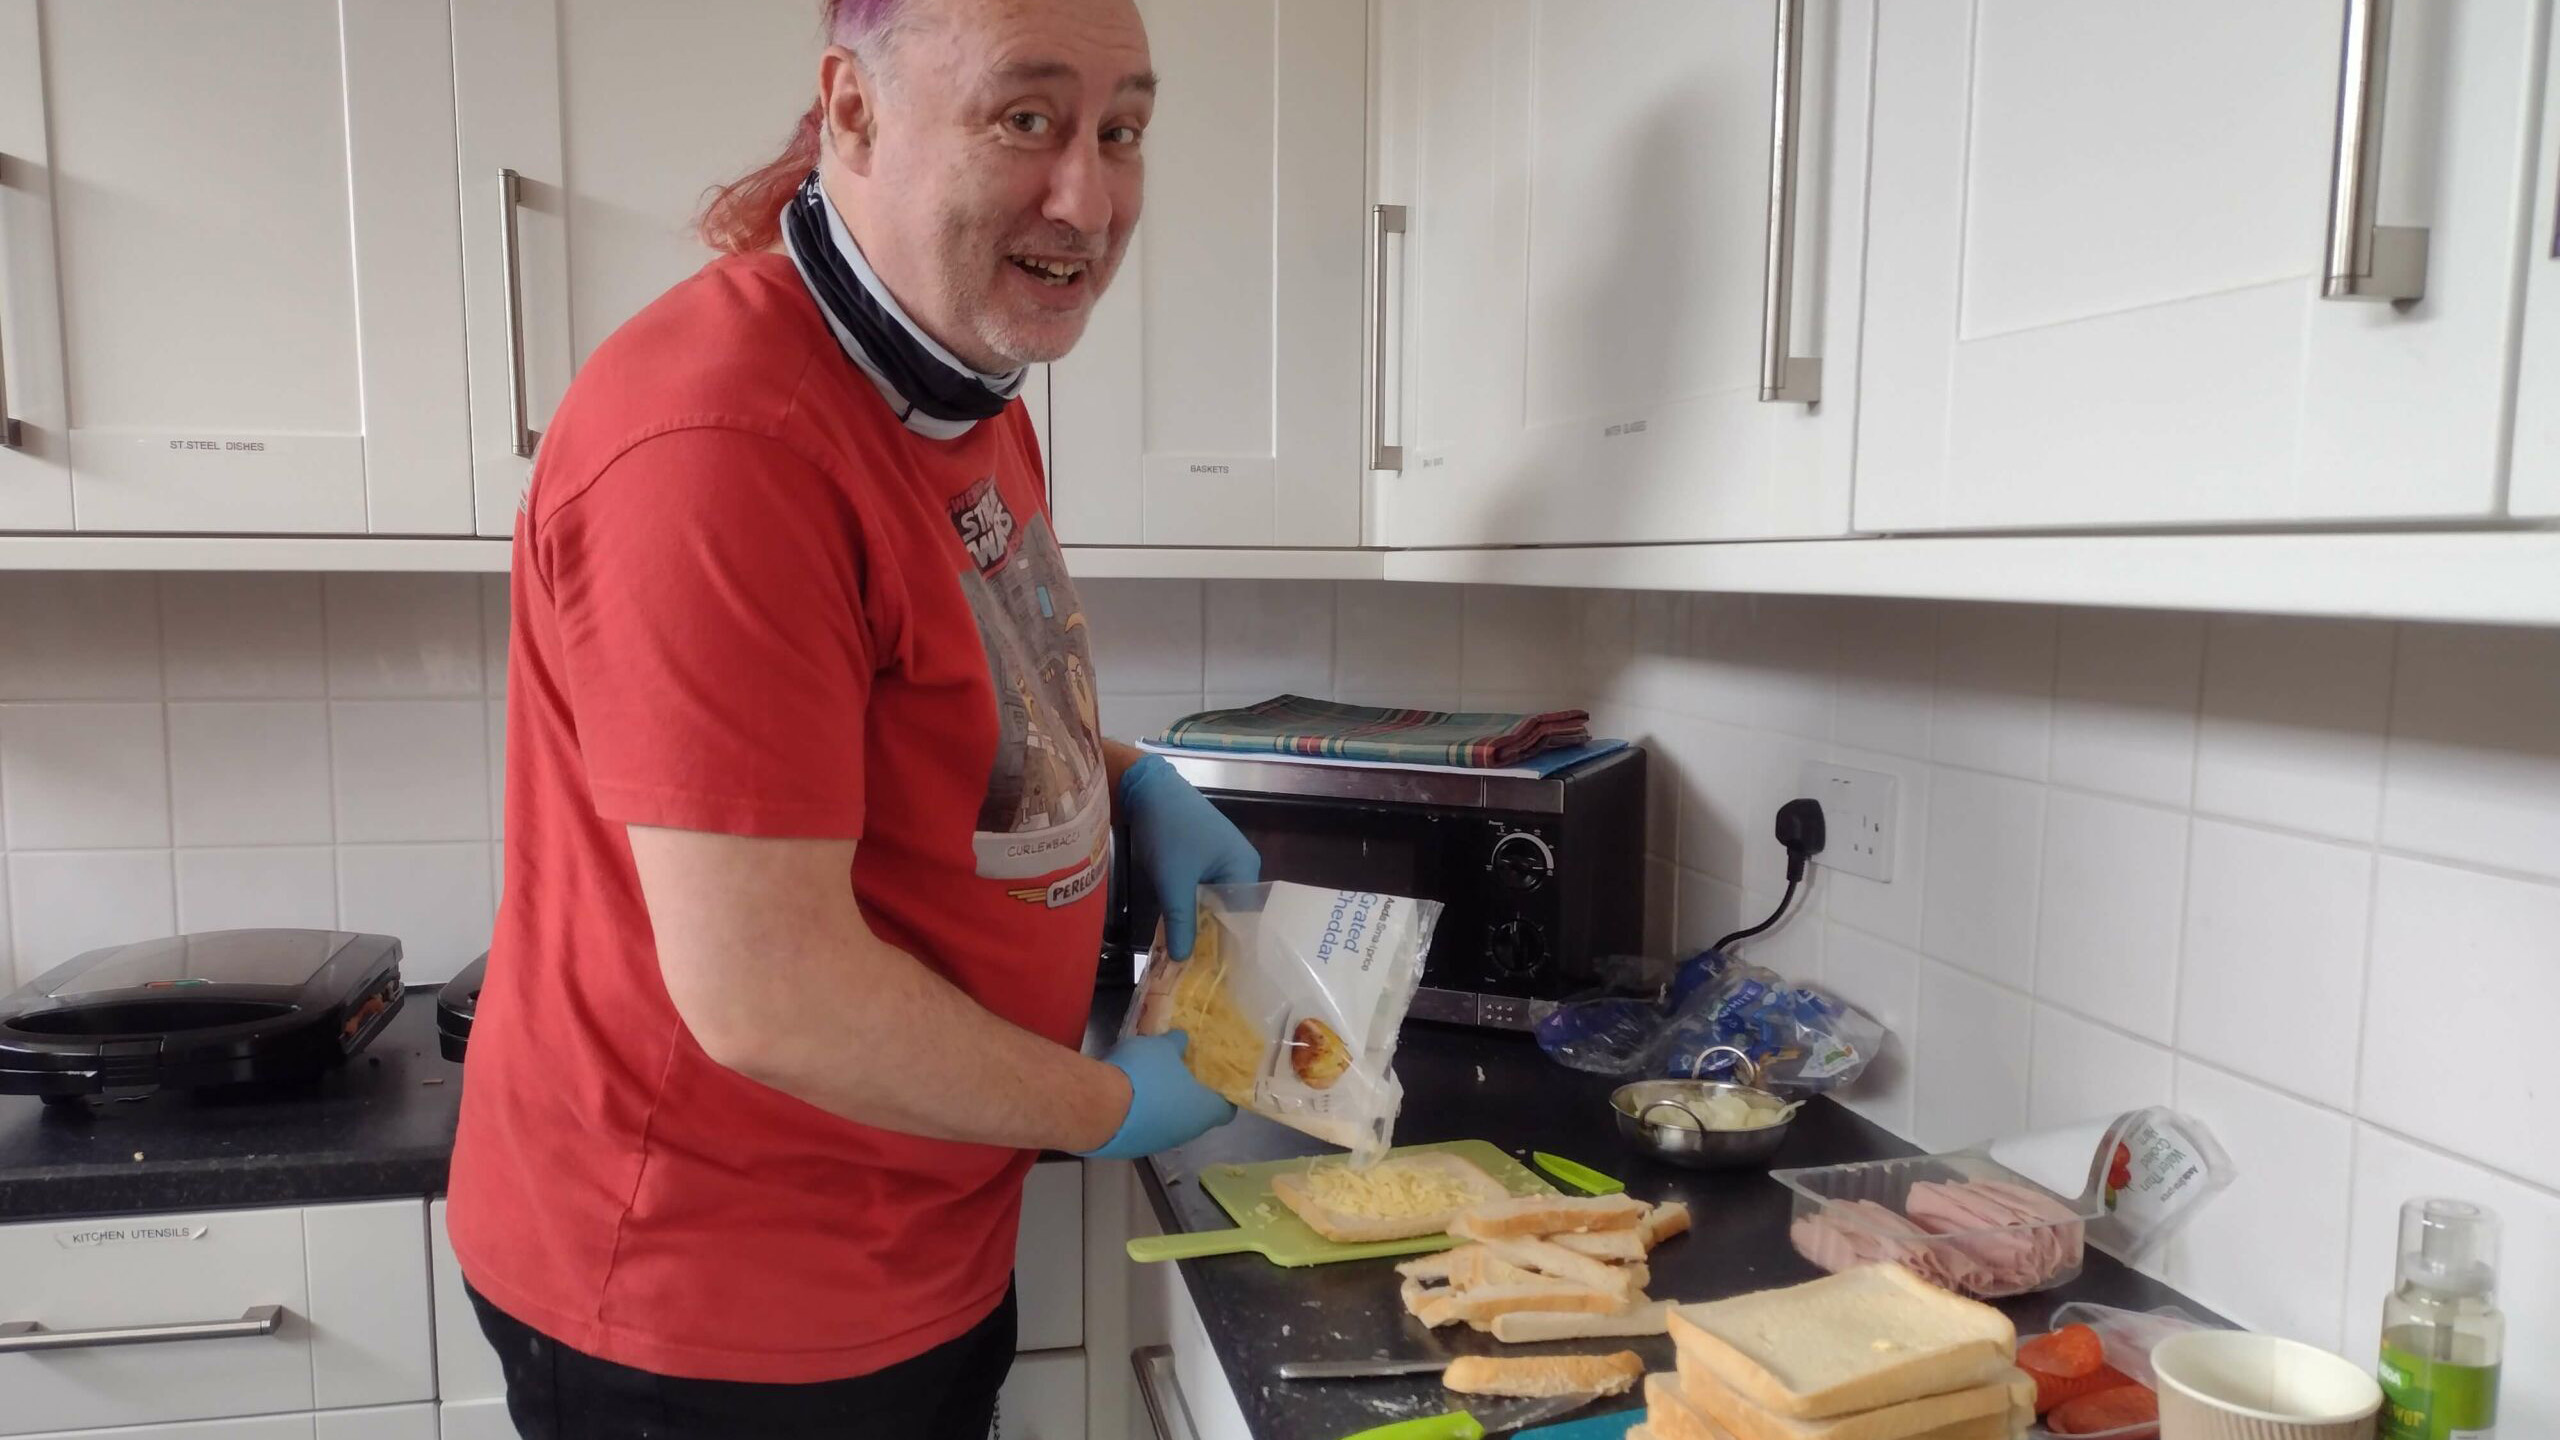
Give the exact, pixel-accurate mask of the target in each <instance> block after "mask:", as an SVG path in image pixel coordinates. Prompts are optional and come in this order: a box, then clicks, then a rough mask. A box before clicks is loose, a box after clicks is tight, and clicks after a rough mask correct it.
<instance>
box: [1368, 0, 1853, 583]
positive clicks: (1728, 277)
mask: <svg viewBox="0 0 2560 1440" xmlns="http://www.w3.org/2000/svg"><path fill="white" fill-rule="evenodd" d="M1873 8H1874V7H1873V6H1872V5H1871V4H1870V3H1868V0H1798V3H1797V4H1795V5H1793V6H1789V7H1786V9H1787V13H1789V14H1790V15H1793V16H1794V17H1795V18H1796V20H1797V22H1798V28H1796V29H1795V30H1794V31H1793V32H1792V33H1791V34H1788V35H1787V36H1785V37H1784V38H1785V40H1786V42H1787V43H1788V45H1789V47H1790V49H1789V51H1788V52H1787V53H1788V55H1789V57H1790V58H1791V60H1792V63H1791V64H1790V65H1789V66H1788V69H1787V73H1788V74H1789V75H1790V76H1791V78H1792V79H1793V81H1794V82H1795V84H1796V85H1797V87H1798V88H1797V90H1796V103H1795V105H1794V107H1793V111H1794V122H1795V123H1794V125H1793V126H1792V127H1791V128H1790V129H1789V131H1788V138H1789V142H1790V149H1791V152H1792V155H1793V167H1792V168H1793V172H1794V176H1795V184H1794V189H1793V193H1792V194H1791V195H1790V196H1789V197H1787V199H1786V201H1785V202H1784V205H1783V207H1781V204H1780V202H1779V201H1777V200H1775V199H1773V197H1772V194H1771V188H1772V187H1771V185H1770V177H1771V171H1772V155H1773V140H1774V139H1775V125H1774V118H1775V109H1774V107H1773V104H1772V99H1773V85H1774V81H1775V78H1776V77H1777V75H1778V74H1779V65H1778V61H1779V58H1780V54H1781V51H1780V45H1781V31H1780V27H1779V24H1778V19H1779V16H1780V13H1781V6H1780V5H1779V3H1778V0H1754V3H1750V4H1740V3H1732V4H1718V5H1698V4H1693V3H1688V0H1620V3H1611V4H1607V5H1587V6H1554V5H1544V6H1542V5H1535V4H1531V3H1529V0H1387V3H1386V4H1385V6H1384V8H1383V9H1382V11H1381V16H1380V37H1379V49H1380V57H1379V58H1380V63H1379V117H1380V118H1379V135H1378V149H1379V158H1378V165H1379V182H1378V183H1379V195H1380V198H1381V199H1382V200H1385V201H1389V202H1395V203H1400V204H1403V205H1405V206H1406V207H1407V212H1406V227H1407V231H1406V236H1405V240H1404V242H1403V244H1402V246H1401V247H1393V248H1391V251H1390V260H1389V265H1388V271H1389V274H1390V277H1391V282H1392V289H1394V290H1396V291H1400V292H1401V296H1402V303H1401V305H1400V306H1399V307H1398V308H1399V311H1400V314H1401V324H1400V326H1399V327H1398V330H1397V333H1396V334H1395V335H1393V336H1392V337H1391V338H1392V341H1393V346H1392V348H1393V349H1394V350H1395V351H1396V352H1397V353H1398V355H1399V357H1400V358H1399V360H1398V362H1397V363H1396V366H1395V368H1396V369H1397V370H1398V371H1399V373H1400V376H1401V381H1402V383H1401V387H1400V395H1399V397H1398V403H1396V404H1394V405H1393V406H1391V407H1390V412H1391V413H1390V425H1389V430H1390V432H1391V433H1392V435H1393V437H1394V438H1397V439H1399V440H1400V441H1401V442H1402V445H1403V456H1402V460H1403V464H1402V468H1401V471H1400V472H1398V473H1394V474H1389V475H1382V476H1381V477H1380V478H1379V480H1378V481H1377V486H1378V493H1379V497H1380V499H1379V507H1380V512H1381V515H1382V532H1383V536H1384V538H1385V540H1386V541H1387V542H1388V543H1389V544H1392V545H1396V546H1448V545H1496V544H1608V543H1633V542H1651V541H1670V540H1709V539H1737V538H1774V537H1801V536H1821V535H1836V534H1840V533H1842V532H1843V531H1845V530H1846V529H1847V527H1848V520H1849V493H1850V481H1851V475H1850V460H1851V455H1850V443H1849V442H1850V440H1851V438H1852V434H1853V431H1852V425H1853V422H1854V419H1855V416H1856V413H1857V403H1858V400H1857V392H1858V386H1859V379H1858V364H1857V353H1856V352H1857V343H1858V296H1859V287H1858V264H1859V256H1860V238H1861V225H1862V219H1861V202H1862V196H1863V193H1864V188H1865V183H1866V158H1865V150H1866V135H1867V126H1866V104H1867V76H1868V62H1869V54H1868V48H1869V41H1870V36H1871V33H1872V29H1873ZM1773 211H1781V212H1782V213H1783V212H1791V213H1792V222H1793V225H1794V233H1793V235H1792V237H1791V238H1792V242H1793V243H1792V244H1791V245H1789V246H1786V247H1784V248H1783V249H1782V250H1781V251H1780V254H1781V255H1783V256H1784V257H1785V258H1786V259H1787V260H1788V261H1789V262H1790V265H1791V275H1790V276H1788V277H1787V279H1788V282H1789V283H1787V284H1786V285H1785V287H1784V293H1785V296H1786V301H1787V304H1786V320H1787V322H1788V323H1787V329H1788V330H1789V331H1790V332H1791V336H1790V338H1791V339H1792V344H1790V345H1789V346H1788V347H1787V348H1788V351H1789V353H1791V354H1792V355H1794V356H1797V357H1803V358H1801V359H1799V360H1798V361H1797V374H1796V377H1795V380H1794V383H1793V384H1792V386H1791V387H1789V388H1790V393H1791V394H1793V395H1795V396H1796V397H1798V398H1793V399H1785V400H1776V399H1769V400H1764V399H1763V398H1762V362H1763V352H1762V342H1763V336H1764V318H1765V317H1764V307H1763V300H1764V296H1765V294H1766V291H1767V289H1768V284H1769V276H1770V270H1769V267H1768V263H1767V262H1768V260H1769V258H1770V253H1771V252H1770V245H1769V234H1770V229H1771V219H1772V214H1773ZM1532 237H1534V243H1532ZM1817 360H1818V370H1815V369H1813V368H1812V366H1811V365H1810V364H1809V363H1808V362H1813V361H1817ZM1812 395H1818V397H1819V403H1813V404H1808V403H1805V400H1804V398H1803V397H1807V396H1812Z"/></svg>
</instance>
